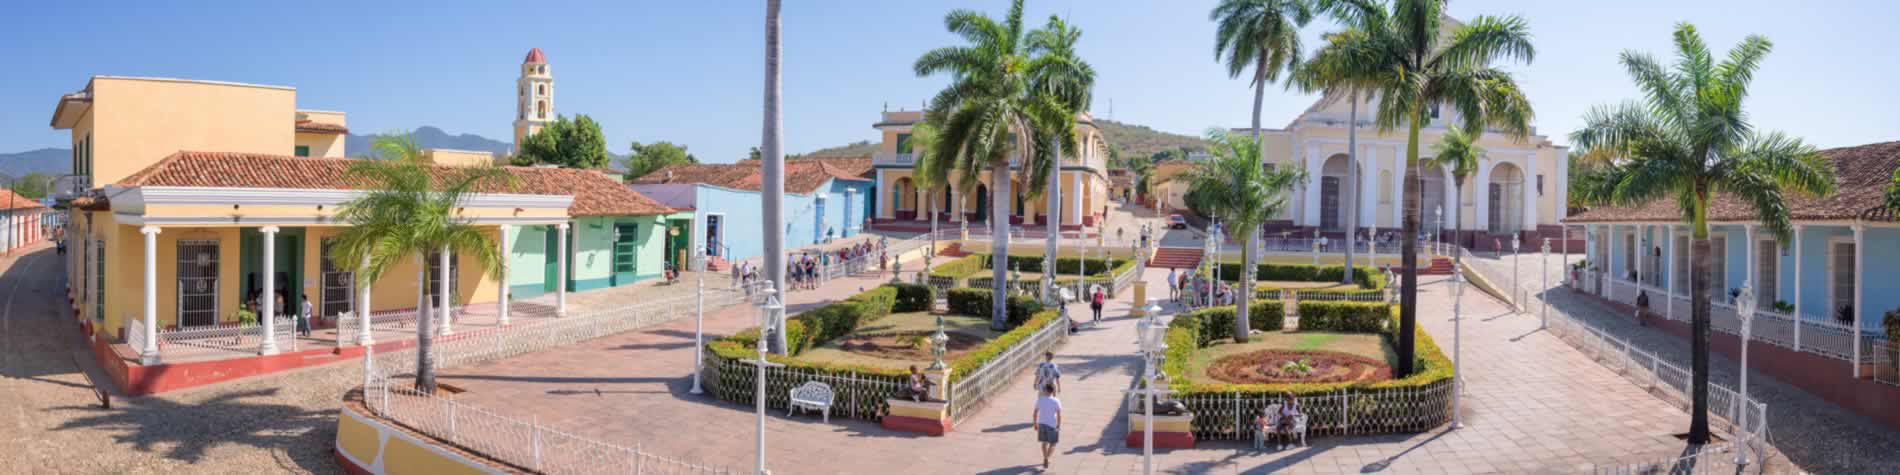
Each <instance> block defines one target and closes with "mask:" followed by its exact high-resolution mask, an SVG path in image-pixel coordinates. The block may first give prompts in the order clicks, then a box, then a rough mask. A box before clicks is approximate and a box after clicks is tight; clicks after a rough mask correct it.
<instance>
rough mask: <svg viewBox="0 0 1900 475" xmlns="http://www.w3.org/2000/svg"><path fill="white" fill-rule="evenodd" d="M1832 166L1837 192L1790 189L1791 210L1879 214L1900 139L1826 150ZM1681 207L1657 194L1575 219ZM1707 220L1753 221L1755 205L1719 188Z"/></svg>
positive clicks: (1642, 215) (1657, 214)
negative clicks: (1824, 193)
mask: <svg viewBox="0 0 1900 475" xmlns="http://www.w3.org/2000/svg"><path fill="white" fill-rule="evenodd" d="M1821 153H1822V154H1823V155H1826V156H1827V157H1828V159H1829V162H1831V163H1832V164H1833V166H1834V177H1835V179H1836V180H1838V181H1837V182H1836V185H1835V189H1834V194H1833V195H1829V196H1827V197H1825V198H1815V197H1811V196H1805V195H1802V194H1800V193H1787V194H1786V195H1785V196H1786V199H1787V201H1788V208H1789V214H1790V215H1792V216H1793V217H1794V219H1797V220H1823V219H1855V218H1858V217H1860V216H1862V215H1863V214H1867V213H1870V212H1872V213H1874V214H1869V216H1874V215H1877V214H1878V213H1877V210H1878V209H1880V208H1883V207H1884V200H1885V198H1884V197H1885V193H1886V190H1887V184H1889V183H1892V181H1893V171H1894V169H1896V168H1900V141H1896V142H1884V143H1875V144H1867V145H1859V146H1854V147H1842V148H1834V149H1828V150H1822V151H1821ZM1680 220H1682V210H1681V209H1680V208H1678V207H1676V205H1675V202H1674V201H1673V200H1667V199H1664V200H1657V201H1652V202H1649V203H1648V204H1645V205H1643V206H1637V207H1628V208H1625V207H1596V208H1592V209H1590V210H1588V211H1584V212H1582V213H1577V214H1574V215H1571V216H1570V217H1569V218H1568V219H1567V221H1568V222H1572V223H1598V222H1625V221H1680ZM1709 221H1726V222H1735V221H1755V211H1754V207H1753V206H1749V205H1748V204H1747V203H1744V202H1742V201H1741V200H1739V199H1736V198H1735V197H1733V196H1730V195H1727V194H1723V193H1717V194H1716V195H1715V199H1713V200H1711V202H1710V203H1709Z"/></svg>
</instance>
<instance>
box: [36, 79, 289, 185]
mask: <svg viewBox="0 0 1900 475" xmlns="http://www.w3.org/2000/svg"><path fill="white" fill-rule="evenodd" d="M92 96H93V100H92V106H91V107H90V108H89V111H88V114H89V115H90V116H91V117H90V119H89V120H90V122H91V130H90V131H91V132H92V135H93V145H92V147H93V170H94V171H93V176H92V186H93V187H95V188H96V187H100V186H103V185H105V184H109V183H114V182H117V181H119V180H121V179H123V178H125V177H126V176H127V175H130V174H132V173H134V172H137V171H139V170H142V169H144V168H145V167H147V166H150V165H151V164H153V163H156V162H158V161H159V160H161V159H164V158H165V157H167V156H170V155H171V154H173V153H176V152H178V151H180V150H197V151H216V152H250V153H267V154H275V155H288V154H289V153H290V152H291V151H292V150H294V146H295V139H294V137H293V135H294V132H295V127H293V125H294V123H295V120H296V101H297V93H296V90H294V89H291V88H283V87H274V86H251V85H236V84H229V83H207V82H194V81H178V80H159V79H136V78H110V77H98V78H94V79H93V82H92ZM73 132H74V135H75V136H76V137H77V138H83V137H85V134H84V133H83V132H82V131H81V130H80V128H79V127H75V128H74V129H73Z"/></svg>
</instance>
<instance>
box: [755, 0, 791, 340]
mask: <svg viewBox="0 0 1900 475" xmlns="http://www.w3.org/2000/svg"><path fill="white" fill-rule="evenodd" d="M779 48H780V47H779V2H778V0H767V1H766V2H765V126H764V127H763V128H764V137H762V138H761V139H760V140H759V153H760V159H761V160H760V161H761V162H763V163H761V164H760V167H761V168H762V169H763V170H761V172H760V175H761V176H762V178H763V181H764V183H762V184H761V187H760V192H759V195H760V202H761V203H760V204H761V205H763V209H762V210H761V211H763V213H761V214H762V218H763V221H764V226H762V227H761V228H760V229H764V230H765V233H764V234H765V236H763V237H764V238H765V240H764V241H765V275H766V279H768V280H771V281H772V283H773V285H775V286H776V288H778V289H784V288H785V208H784V206H783V205H781V204H780V201H781V200H782V199H783V198H784V197H785V174H784V171H785V150H784V149H783V148H782V144H781V143H780V139H781V136H780V134H781V133H782V132H781V131H780V130H779V129H780V127H781V126H782V125H783V124H781V123H780V122H781V114H782V113H781V111H780V109H779V55H780V54H781V52H780V50H779ZM772 323H773V327H774V328H777V329H778V331H775V332H773V334H772V335H771V340H769V343H770V344H769V346H770V349H771V351H772V353H775V354H781V355H782V354H785V351H786V348H789V347H788V346H786V344H785V311H784V310H783V309H782V308H781V309H780V310H778V312H777V314H776V315H772Z"/></svg>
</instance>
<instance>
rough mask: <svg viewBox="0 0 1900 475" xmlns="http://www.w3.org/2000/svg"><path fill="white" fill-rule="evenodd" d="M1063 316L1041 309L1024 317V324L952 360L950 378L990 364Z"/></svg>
mask: <svg viewBox="0 0 1900 475" xmlns="http://www.w3.org/2000/svg"><path fill="white" fill-rule="evenodd" d="M1061 316H1062V315H1061V313H1059V312H1056V311H1055V310H1039V311H1037V312H1035V313H1033V314H1030V315H1029V316H1028V317H1026V318H1024V321H1023V322H1022V324H1020V325H1016V327H1015V328H1012V329H1010V330H1009V331H1008V332H1004V333H1003V334H1002V336H998V337H996V339H994V340H990V342H989V343H984V344H983V346H981V347H978V348H977V349H975V350H971V351H969V352H966V353H964V354H963V356H958V357H957V358H956V359H953V360H950V361H949V362H948V363H949V365H950V380H951V381H958V380H962V379H963V376H964V375H967V374H969V373H970V372H971V371H976V370H977V369H980V368H982V367H983V365H986V364H989V362H990V360H993V359H996V356H997V355H1000V354H1003V352H1004V351H1006V350H1008V349H1009V348H1010V347H1014V346H1016V345H1017V344H1018V343H1020V342H1022V341H1023V339H1024V338H1029V335H1033V334H1035V333H1036V331H1037V330H1041V329H1042V327H1043V326H1044V325H1048V324H1049V321H1050V320H1054V319H1056V318H1060V317H1061Z"/></svg>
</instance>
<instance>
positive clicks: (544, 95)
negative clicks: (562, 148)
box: [515, 48, 554, 150]
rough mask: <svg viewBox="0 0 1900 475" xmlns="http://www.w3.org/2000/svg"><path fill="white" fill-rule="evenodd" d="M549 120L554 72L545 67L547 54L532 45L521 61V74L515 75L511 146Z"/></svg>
mask: <svg viewBox="0 0 1900 475" xmlns="http://www.w3.org/2000/svg"><path fill="white" fill-rule="evenodd" d="M552 121H554V73H553V72H551V71H549V70H548V59H547V55H545V54H542V53H541V48H534V49H531V50H528V57H527V59H524V60H522V61H521V77H520V78H518V79H515V149H517V150H519V149H520V148H521V143H522V140H525V139H527V138H528V136H529V135H534V133H535V132H540V131H541V127H542V126H545V125H547V124H548V123H549V122H552Z"/></svg>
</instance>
